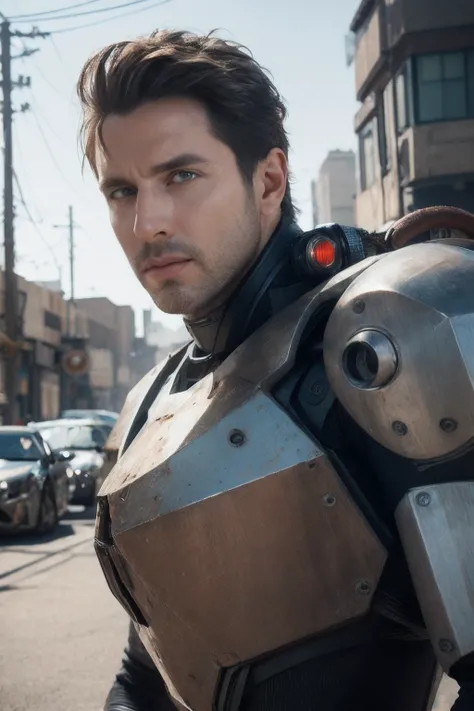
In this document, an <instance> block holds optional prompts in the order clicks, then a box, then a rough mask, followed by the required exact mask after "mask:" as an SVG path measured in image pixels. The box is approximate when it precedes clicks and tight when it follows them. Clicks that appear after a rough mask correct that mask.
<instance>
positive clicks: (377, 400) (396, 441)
mask: <svg viewBox="0 0 474 711" xmlns="http://www.w3.org/2000/svg"><path fill="white" fill-rule="evenodd" d="M473 284H474V251H471V250H469V249H464V248H462V247H458V246H453V245H449V244H443V243H425V244H418V245H413V246H409V247H405V248H404V249H401V250H399V251H398V252H394V253H392V254H389V255H387V256H386V257H385V258H384V259H383V260H381V261H378V262H376V263H375V264H373V265H372V266H371V267H369V268H368V269H366V270H365V271H364V272H363V273H362V274H360V275H359V276H358V277H357V278H356V279H355V280H354V281H353V282H352V284H351V285H350V286H349V287H348V289H347V290H346V291H345V292H344V294H343V295H342V297H341V298H340V300H339V301H338V303H337V304H336V306H335V308H334V310H333V312H332V314H331V316H330V318H329V321H328V324H327V328H326V333H325V339H324V360H325V365H326V369H327V374H328V379H329V382H330V384H331V387H332V388H333V390H334V393H335V395H336V397H337V398H338V400H339V401H340V402H341V404H342V405H343V406H344V407H345V409H346V410H347V411H348V412H349V414H350V415H351V416H352V417H353V419H354V420H355V421H356V422H357V423H358V424H359V426H360V427H362V429H364V430H365V431H366V432H367V433H368V434H369V435H370V436H371V437H372V438H373V439H375V440H376V441H377V442H379V443H380V444H382V445H383V446H384V447H386V448H387V449H389V450H391V451H392V452H395V453H396V454H399V455H401V456H402V457H407V458H409V459H413V460H418V461H420V460H421V461H427V460H435V459H439V458H442V457H446V456H449V455H451V454H453V453H454V452H457V451H458V450H461V449H462V448H463V447H464V446H465V445H466V444H467V443H468V442H470V440H471V439H472V433H473V432H474V388H473V382H474V358H473V356H472V354H473V352H474V289H473Z"/></svg>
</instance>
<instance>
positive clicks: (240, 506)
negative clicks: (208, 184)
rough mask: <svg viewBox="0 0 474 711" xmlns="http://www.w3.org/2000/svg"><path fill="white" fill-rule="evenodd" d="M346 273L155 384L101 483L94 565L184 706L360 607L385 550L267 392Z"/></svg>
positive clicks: (196, 708)
mask: <svg viewBox="0 0 474 711" xmlns="http://www.w3.org/2000/svg"><path fill="white" fill-rule="evenodd" d="M359 269H360V266H359ZM352 278H353V273H352V272H351V271H349V270H347V271H346V272H344V276H342V275H341V276H340V277H339V278H337V279H335V280H334V281H333V282H332V283H331V287H330V289H331V290H332V291H330V292H328V288H326V289H324V288H323V289H320V290H319V291H316V292H312V293H310V294H307V295H306V296H304V297H303V298H302V299H300V300H299V301H298V302H295V303H294V304H292V305H291V306H290V307H288V308H287V309H286V310H285V311H284V312H282V313H280V314H278V315H277V316H276V317H274V318H273V319H272V320H271V321H269V322H268V323H267V324H266V325H265V326H264V327H263V328H261V329H260V330H259V331H258V332H257V333H255V334H254V335H253V336H251V337H250V338H249V339H248V340H247V341H246V342H245V343H244V344H243V345H242V346H241V347H240V348H238V349H237V350H236V351H235V352H234V353H233V354H232V355H231V356H230V357H229V358H228V359H227V360H226V361H225V362H224V363H223V364H222V365H221V366H220V367H219V368H218V369H217V370H216V371H215V372H213V373H211V374H210V375H208V376H207V377H206V378H204V379H203V380H201V381H200V382H198V383H197V384H196V385H194V386H193V387H192V388H190V389H189V390H187V391H186V392H182V393H176V394H167V392H166V390H165V389H163V390H162V391H161V393H160V396H159V397H158V399H157V401H156V403H155V405H154V407H153V410H152V415H153V416H152V417H149V420H148V423H147V424H146V425H145V426H144V427H143V429H142V430H141V431H140V433H139V434H138V435H137V436H136V438H135V439H134V440H133V442H132V443H131V444H130V446H129V447H128V448H127V449H126V451H125V452H124V453H123V455H122V456H121V457H120V459H119V461H118V463H117V465H116V466H115V467H114V469H113V470H112V472H111V474H110V475H109V478H108V479H107V480H106V482H105V484H104V486H103V488H102V490H101V492H100V500H99V518H98V524H97V544H96V546H97V552H98V555H99V558H100V560H101V563H102V566H103V568H104V571H105V573H106V576H107V578H108V580H109V584H110V585H111V588H112V589H113V591H114V592H115V594H116V595H117V597H119V599H120V600H121V602H122V603H125V604H126V606H127V609H128V611H129V612H130V613H131V614H132V615H134V616H135V619H136V621H137V622H138V628H139V632H140V636H141V639H142V641H143V642H144V644H145V646H146V648H147V649H148V651H149V652H150V654H151V656H152V658H153V660H154V662H155V664H156V665H157V667H158V669H159V670H160V672H161V674H162V675H163V677H164V679H165V681H166V683H167V685H168V688H169V690H170V692H171V694H172V696H173V697H174V699H175V700H176V701H177V702H178V703H179V705H180V707H182V708H189V709H192V710H193V711H211V709H213V708H214V706H213V704H214V700H215V697H216V693H217V690H218V688H219V684H220V680H221V675H222V671H223V669H225V668H228V667H233V666H235V665H239V664H241V663H245V662H248V661H250V660H254V659H258V658H260V657H262V656H263V655H267V654H269V653H271V652H272V651H274V650H279V649H283V648H285V647H287V646H289V645H294V644H295V643H297V642H298V641H301V640H306V639H308V638H311V637H312V636H315V635H318V634H320V633H322V632H324V631H326V630H328V629H329V628H332V627H335V626H337V625H343V624H344V623H346V622H348V621H350V620H352V619H355V618H357V617H360V616H362V615H364V613H366V612H367V610H368V608H369V606H370V602H371V593H372V591H374V590H375V588H376V587H377V583H378V579H379V576H380V574H381V571H382V568H383V565H384V562H385V558H386V553H385V551H384V549H383V546H382V545H381V543H380V542H379V540H378V539H377V537H376V536H375V534H374V532H373V531H372V530H371V528H370V527H369V525H368V524H367V522H366V521H365V519H364V518H363V516H362V514H361V512H360V511H359V509H358V508H357V506H356V505H355V503H354V502H353V501H352V499H351V497H350V495H349V493H348V491H347V490H346V489H345V487H344V485H343V484H342V482H341V480H340V478H339V476H338V474H337V473H336V471H335V469H334V468H333V466H332V465H331V463H330V461H329V459H328V457H327V455H326V454H325V452H324V451H323V450H322V448H321V446H320V445H319V444H318V442H317V441H316V440H315V439H314V438H313V437H312V436H311V435H310V434H308V433H307V432H306V431H305V430H304V429H303V428H302V427H301V426H300V425H299V424H298V423H297V422H296V421H295V420H294V419H292V417H290V415H289V414H288V413H287V412H285V410H284V409H283V408H282V407H281V406H280V405H279V404H278V403H277V402H276V401H275V400H274V399H273V398H272V395H271V392H272V388H273V387H274V386H275V384H276V383H278V381H280V380H281V378H282V377H283V376H284V375H285V374H286V373H288V371H289V370H290V369H291V368H292V366H293V364H294V361H295V356H296V353H297V350H298V347H299V344H300V341H301V339H302V337H303V334H304V333H305V331H306V330H307V327H308V324H310V323H311V320H312V318H313V317H314V316H315V314H317V312H318V309H319V308H320V307H321V305H322V304H325V303H326V302H327V300H328V299H330V298H338V297H339V296H340V294H341V293H342V292H343V291H344V289H345V287H346V286H347V284H348V283H349V282H350V280H351V279H352ZM129 417H130V419H133V416H132V414H130V415H129ZM135 419H136V416H135ZM113 579H114V580H113ZM125 589H126V597H127V600H124V592H123V591H124V590H125ZM121 591H122V592H121Z"/></svg>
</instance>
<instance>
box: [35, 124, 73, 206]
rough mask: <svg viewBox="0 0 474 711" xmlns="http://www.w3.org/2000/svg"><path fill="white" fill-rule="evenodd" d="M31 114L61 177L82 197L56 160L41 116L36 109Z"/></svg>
mask: <svg viewBox="0 0 474 711" xmlns="http://www.w3.org/2000/svg"><path fill="white" fill-rule="evenodd" d="M31 115H32V116H33V118H34V120H35V122H36V125H37V126H38V130H39V132H40V134H41V138H42V139H43V143H44V145H45V148H46V150H47V151H48V153H49V156H50V158H51V160H52V162H53V163H54V166H55V168H56V170H57V171H58V173H59V175H60V176H61V178H62V179H63V180H64V182H65V183H66V185H68V186H69V188H70V189H71V190H72V191H73V192H74V193H75V194H76V195H78V197H79V198H80V195H79V194H78V192H77V190H76V188H75V187H74V186H73V185H72V183H70V182H69V179H68V178H67V177H66V176H65V174H64V172H63V170H62V168H61V166H60V165H59V163H58V161H57V160H56V156H55V155H54V152H53V150H52V148H51V146H50V145H49V141H48V139H47V138H46V134H45V132H44V131H43V127H42V125H41V122H40V120H39V118H38V116H37V113H36V111H31ZM81 199H82V198H81Z"/></svg>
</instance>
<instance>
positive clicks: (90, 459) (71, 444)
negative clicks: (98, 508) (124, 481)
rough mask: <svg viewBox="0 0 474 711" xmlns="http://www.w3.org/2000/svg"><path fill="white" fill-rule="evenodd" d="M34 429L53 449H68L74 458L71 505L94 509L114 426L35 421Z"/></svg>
mask: <svg viewBox="0 0 474 711" xmlns="http://www.w3.org/2000/svg"><path fill="white" fill-rule="evenodd" d="M31 426H32V427H34V428H35V430H37V431H38V432H40V433H41V436H42V437H43V439H44V440H46V441H47V442H48V444H49V446H50V447H51V448H52V449H54V450H62V451H63V450H67V451H68V452H71V454H73V455H74V458H73V459H72V461H71V468H72V471H73V479H72V483H73V486H72V492H71V497H70V503H71V504H81V505H83V506H92V505H93V504H94V503H95V500H96V496H97V493H98V491H99V489H100V487H101V485H102V482H103V481H104V478H105V474H104V462H105V455H104V447H105V443H106V441H107V437H108V436H109V434H110V431H111V430H112V425H110V424H108V423H106V422H103V421H100V420H90V419H83V420H79V419H77V420H76V419H61V420H49V421H47V422H35V423H34V424H33V425H31Z"/></svg>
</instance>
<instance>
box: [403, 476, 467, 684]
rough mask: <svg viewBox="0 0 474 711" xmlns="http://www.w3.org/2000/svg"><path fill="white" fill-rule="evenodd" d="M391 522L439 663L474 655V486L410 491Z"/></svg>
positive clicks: (444, 664)
mask: <svg viewBox="0 0 474 711" xmlns="http://www.w3.org/2000/svg"><path fill="white" fill-rule="evenodd" d="M395 515H396V521H397V526H398V530H399V532H400V537H401V539H402V544H403V548H404V550H405V554H406V557H407V561H408V565H409V568H410V572H411V576H412V579H413V584H414V586H415V590H416V593H417V596H418V600H419V602H420V605H421V609H422V612H423V616H424V619H425V622H426V625H427V628H428V632H429V634H430V637H431V640H432V642H433V646H434V649H435V652H436V654H437V657H438V660H439V662H440V664H441V666H442V667H443V669H444V670H445V671H446V672H449V670H450V669H451V667H452V666H453V664H455V663H456V662H457V661H459V660H460V659H462V658H463V657H466V656H467V655H469V654H472V653H474V550H473V545H472V534H473V531H474V482H456V483H448V484H437V485H435V486H428V487H423V488H419V489H412V490H411V491H410V492H409V493H408V494H407V495H406V496H405V497H404V499H403V500H402V501H401V503H400V504H399V505H398V508H397V510H396V514H395Z"/></svg>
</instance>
